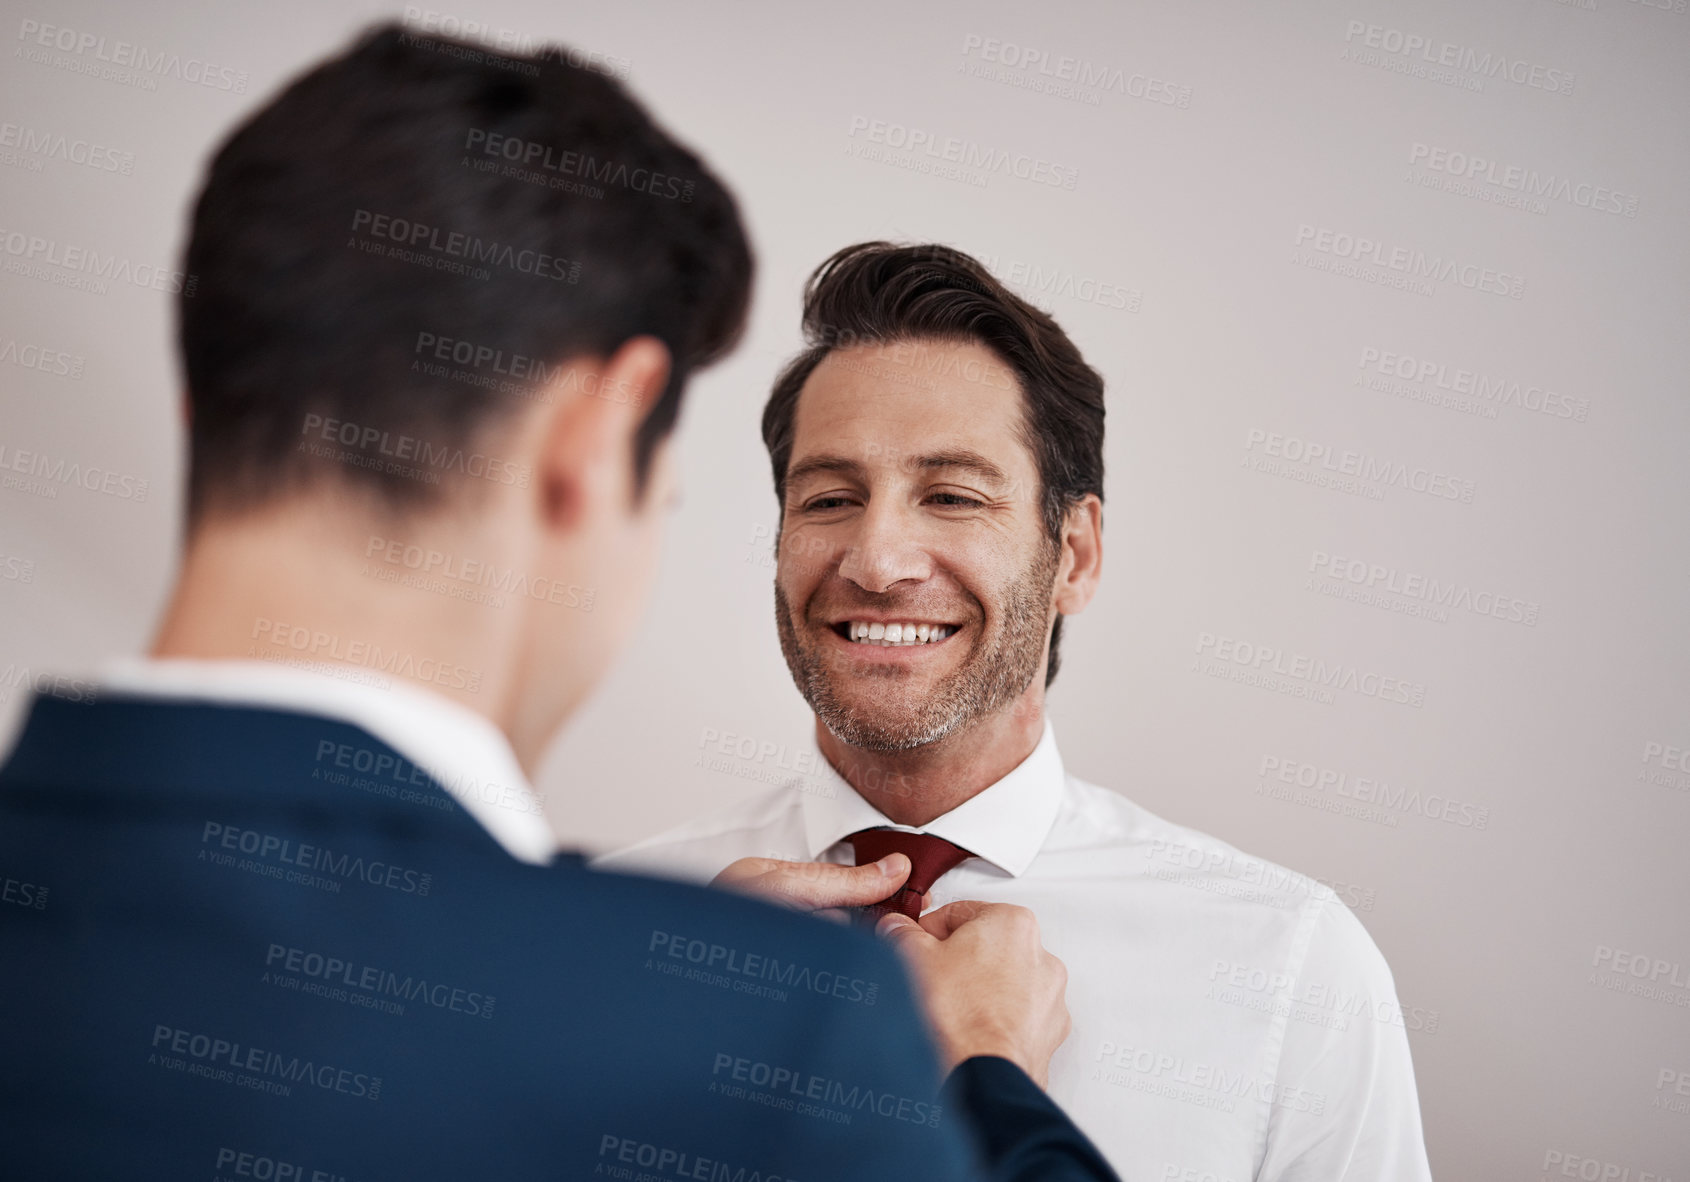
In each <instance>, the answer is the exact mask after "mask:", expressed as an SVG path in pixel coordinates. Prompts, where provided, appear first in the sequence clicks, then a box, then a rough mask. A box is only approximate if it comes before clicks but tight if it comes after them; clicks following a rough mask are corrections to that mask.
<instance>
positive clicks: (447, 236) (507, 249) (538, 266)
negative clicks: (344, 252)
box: [352, 209, 581, 283]
mask: <svg viewBox="0 0 1690 1182" xmlns="http://www.w3.org/2000/svg"><path fill="white" fill-rule="evenodd" d="M352 233H353V234H354V235H358V234H363V235H365V241H370V240H376V239H380V240H384V241H386V242H391V243H394V244H395V245H396V246H397V247H399V248H400V250H401V254H400V255H399V256H397V257H400V258H401V260H403V258H404V252H407V251H408V252H411V253H416V252H418V251H426V252H428V254H429V255H437V256H443V257H444V258H446V259H450V260H459V259H462V260H467V261H466V262H464V263H462V264H460V265H461V266H463V267H468V266H469V265H470V264H474V263H487V264H490V265H492V266H495V267H504V268H506V269H508V270H512V271H518V272H520V273H522V274H524V275H532V276H534V277H535V278H537V279H554V280H557V281H558V282H560V283H574V282H576V281H577V280H579V279H580V278H581V264H580V263H579V262H571V261H570V260H569V259H566V258H562V257H559V256H557V255H552V254H547V253H545V252H544V251H539V250H532V249H528V248H526V247H523V248H518V247H515V246H511V245H510V244H508V243H501V242H488V241H486V240H484V239H482V238H479V237H477V236H476V235H474V234H464V233H461V232H459V231H457V230H447V231H444V233H443V232H442V231H441V229H440V227H439V226H430V225H428V224H427V223H426V222H417V221H412V220H410V219H409V218H403V217H394V216H392V215H390V214H385V213H375V212H373V211H372V210H368V209H360V210H356V211H354V212H353V214H352ZM358 243H359V239H358V238H356V237H355V238H353V240H352V244H353V245H357V244H358ZM390 257H394V256H390ZM448 269H451V268H448Z"/></svg>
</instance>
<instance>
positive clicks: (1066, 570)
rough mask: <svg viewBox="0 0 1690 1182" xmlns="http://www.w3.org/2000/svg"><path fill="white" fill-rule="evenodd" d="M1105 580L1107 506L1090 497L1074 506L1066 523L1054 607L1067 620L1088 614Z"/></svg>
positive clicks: (1094, 497)
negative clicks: (1086, 611) (1099, 581)
mask: <svg viewBox="0 0 1690 1182" xmlns="http://www.w3.org/2000/svg"><path fill="white" fill-rule="evenodd" d="M1102 577H1103V502H1102V501H1101V500H1099V499H1098V497H1097V494H1095V493H1087V494H1086V495H1085V497H1084V498H1083V499H1081V500H1080V502H1079V503H1078V504H1075V505H1071V506H1069V508H1068V513H1067V515H1066V516H1065V517H1064V519H1063V523H1062V560H1061V562H1060V563H1059V564H1058V565H1057V568H1056V594H1055V601H1054V603H1053V604H1052V606H1054V607H1055V608H1056V610H1057V612H1058V613H1059V614H1061V615H1064V616H1072V615H1077V614H1078V613H1080V612H1082V611H1084V610H1085V608H1086V605H1087V604H1088V603H1090V602H1091V597H1092V596H1093V595H1095V594H1097V582H1098V580H1099V579H1101V578H1102Z"/></svg>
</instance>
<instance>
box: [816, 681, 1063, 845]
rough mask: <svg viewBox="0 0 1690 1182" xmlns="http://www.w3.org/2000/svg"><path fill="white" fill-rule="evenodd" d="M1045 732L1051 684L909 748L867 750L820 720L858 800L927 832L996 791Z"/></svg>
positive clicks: (819, 729)
mask: <svg viewBox="0 0 1690 1182" xmlns="http://www.w3.org/2000/svg"><path fill="white" fill-rule="evenodd" d="M1043 735H1044V686H1043V685H1042V684H1040V683H1039V682H1037V681H1035V683H1034V684H1033V685H1031V686H1029V687H1028V688H1027V692H1026V693H1024V694H1022V696H1021V697H1020V698H1018V699H1017V700H1016V702H1015V704H1014V705H1013V706H1011V707H1010V708H1008V709H1006V710H1001V711H997V712H995V713H993V714H990V715H988V716H987V717H985V718H983V719H981V720H980V721H979V722H977V723H975V724H974V725H973V726H971V727H967V728H965V729H963V730H961V731H958V732H956V733H954V734H951V735H947V736H946V737H945V738H943V739H941V740H939V741H938V742H936V743H928V744H926V745H925V746H922V747H916V748H913V749H911V750H909V751H865V750H863V749H862V748H859V747H852V746H849V745H848V744H846V743H843V742H841V741H840V740H839V739H838V738H836V737H834V735H833V732H831V731H829V730H828V729H827V727H825V726H823V725H822V722H821V720H820V719H819V718H818V719H817V720H816V742H817V744H818V745H819V746H820V747H821V751H822V755H823V756H824V757H826V759H827V761H828V763H830V764H832V765H833V770H834V771H836V772H838V773H839V774H840V776H842V777H843V778H844V780H845V782H846V783H848V784H850V785H851V787H852V788H854V789H856V791H857V795H858V796H861V797H862V798H863V799H864V800H866V801H868V802H869V803H870V804H872V805H873V806H874V807H875V808H877V809H879V810H880V811H881V812H882V813H883V814H885V816H886V818H887V819H888V820H890V821H892V822H893V823H895V824H898V825H908V826H910V827H912V828H919V827H920V826H922V825H926V824H929V823H930V822H932V821H933V820H934V819H935V818H937V817H942V816H944V815H945V814H946V813H948V812H950V811H951V810H952V809H954V808H956V807H957V806H958V805H960V804H962V803H963V802H964V801H966V800H970V799H972V798H973V797H975V796H978V795H979V794H980V793H981V792H984V791H985V790H986V789H987V788H990V787H991V786H992V785H993V784H995V783H997V782H998V781H999V780H1001V779H1003V778H1004V777H1005V776H1007V775H1008V774H1009V773H1010V772H1012V771H1014V770H1015V769H1016V768H1017V767H1019V766H1020V765H1021V763H1022V762H1023V761H1024V760H1025V759H1026V758H1027V757H1028V756H1029V755H1031V754H1032V753H1033V749H1034V748H1035V747H1037V746H1038V745H1039V739H1040V738H1042V737H1043Z"/></svg>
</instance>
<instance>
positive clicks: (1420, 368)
mask: <svg viewBox="0 0 1690 1182" xmlns="http://www.w3.org/2000/svg"><path fill="white" fill-rule="evenodd" d="M1357 364H1358V365H1359V367H1360V368H1362V369H1365V370H1372V371H1373V372H1375V373H1378V374H1380V375H1382V376H1384V377H1393V378H1400V379H1401V380H1403V381H1405V382H1413V383H1415V384H1417V385H1422V386H1424V385H1428V384H1429V385H1431V386H1433V387H1434V388H1436V389H1439V390H1447V391H1449V392H1450V393H1453V394H1459V395H1462V396H1464V397H1469V398H1473V399H1476V400H1478V401H1480V402H1486V403H1494V404H1496V405H1498V406H1516V407H1519V408H1520V409H1521V410H1529V411H1533V412H1535V413H1537V414H1544V415H1548V416H1550V417H1551V418H1556V419H1572V420H1574V421H1575V422H1580V423H1582V422H1584V421H1585V419H1586V418H1588V417H1589V415H1590V400H1589V399H1588V398H1579V397H1576V396H1574V395H1571V394H1562V393H1559V392H1558V391H1555V390H1550V389H1546V388H1545V387H1543V386H1539V385H1535V384H1533V383H1531V382H1521V381H1519V380H1518V379H1515V378H1504V377H1498V376H1496V375H1494V374H1484V373H1480V372H1478V371H1477V370H1471V369H1463V368H1461V367H1459V366H1451V365H1449V364H1448V363H1447V362H1445V361H1442V360H1439V359H1435V358H1429V357H1417V356H1414V355H1413V354H1410V353H1400V352H1397V351H1395V350H1392V349H1383V348H1380V347H1378V346H1375V345H1364V346H1362V350H1361V360H1360V361H1359V362H1358V363H1357Z"/></svg>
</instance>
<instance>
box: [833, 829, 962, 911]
mask: <svg viewBox="0 0 1690 1182" xmlns="http://www.w3.org/2000/svg"><path fill="white" fill-rule="evenodd" d="M846 840H847V841H849V842H850V843H851V848H852V849H854V850H856V851H857V865H859V866H866V865H868V864H869V863H870V862H878V861H880V859H882V858H884V857H885V856H886V855H887V854H903V855H905V856H906V857H908V858H909V860H910V876H909V878H908V879H906V880H905V882H904V885H903V886H901V887H899V888H898V891H897V893H896V894H894V895H892V897H891V898H889V899H886V900H884V901H882V902H880V903H876V904H874V905H873V906H872V907H870V908H869V912H870V917H871V918H874V919H879V918H880V916H881V915H883V914H885V913H886V912H888V911H899V912H902V913H903V914H905V915H907V916H909V917H910V918H911V919H916V918H918V917H919V916H920V914H921V896H923V895H925V894H926V893H927V892H928V891H930V890H932V889H933V884H934V883H936V882H938V881H939V878H940V876H941V875H944V874H946V873H948V872H950V871H951V870H954V869H956V867H957V866H959V865H960V864H961V863H963V862H966V861H967V860H968V859H969V858H972V857H973V856H974V855H973V854H971V853H969V852H968V851H967V850H965V849H963V848H962V847H961V846H959V845H955V844H953V843H952V842H948V841H946V840H945V839H944V838H942V837H935V836H933V835H932V834H931V833H905V832H903V831H902V830H898V829H860V830H858V831H857V832H856V833H853V834H851V835H850V836H849V837H848V838H846Z"/></svg>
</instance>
